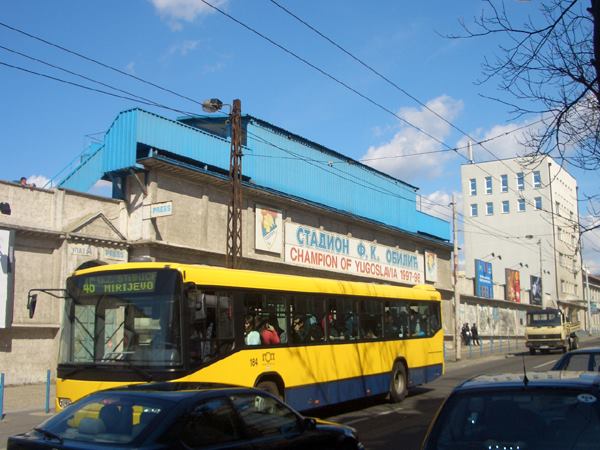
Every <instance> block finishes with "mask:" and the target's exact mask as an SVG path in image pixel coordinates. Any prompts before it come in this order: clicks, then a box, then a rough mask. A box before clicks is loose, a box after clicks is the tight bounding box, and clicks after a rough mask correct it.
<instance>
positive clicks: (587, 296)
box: [581, 266, 592, 336]
mask: <svg viewBox="0 0 600 450" xmlns="http://www.w3.org/2000/svg"><path fill="white" fill-rule="evenodd" d="M581 269H582V270H583V273H584V274H585V287H584V288H583V292H585V299H586V300H587V322H588V327H587V328H588V330H587V331H588V334H589V335H590V336H591V335H592V299H591V298H590V280H589V278H588V269H587V267H585V266H581Z"/></svg>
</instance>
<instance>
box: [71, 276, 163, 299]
mask: <svg viewBox="0 0 600 450" xmlns="http://www.w3.org/2000/svg"><path fill="white" fill-rule="evenodd" d="M156 274H157V273H156V272H134V273H124V274H109V275H94V276H91V277H83V279H82V280H80V283H81V282H83V284H80V286H81V290H82V291H83V294H87V295H104V294H142V293H149V292H154V290H155V288H156ZM78 284H79V283H78Z"/></svg>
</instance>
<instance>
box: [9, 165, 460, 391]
mask: <svg viewBox="0 0 600 450" xmlns="http://www.w3.org/2000/svg"><path fill="white" fill-rule="evenodd" d="M146 169H147V171H146V172H145V173H138V174H137V175H136V177H137V179H136V178H134V176H133V175H132V176H129V177H128V178H127V180H126V190H125V192H126V200H125V201H118V200H113V199H106V198H101V197H96V196H91V195H87V194H82V193H78V192H73V191H66V190H62V189H52V190H43V189H37V188H34V189H29V188H23V187H21V186H19V185H16V184H14V183H7V182H0V198H2V199H3V201H8V202H9V203H10V204H11V209H12V214H11V215H10V216H8V215H1V216H0V228H4V229H10V230H15V233H16V234H15V235H16V238H15V252H14V261H13V263H14V274H15V279H14V305H11V306H12V308H13V316H12V320H11V321H10V327H8V328H5V329H1V328H0V371H1V372H3V373H5V374H6V383H7V384H9V385H10V384H23V383H32V382H43V381H44V380H45V377H46V370H47V369H51V370H52V372H53V373H55V368H56V364H57V357H58V343H59V338H60V324H61V315H62V307H63V302H62V300H60V299H54V298H52V297H50V296H48V295H47V294H39V295H38V304H37V310H36V313H35V317H34V318H33V319H30V318H29V317H28V312H27V309H26V304H27V293H28V291H29V289H31V288H54V289H56V288H63V287H64V285H65V281H66V278H67V277H68V276H69V275H70V274H71V273H72V272H73V271H74V270H76V269H77V268H78V267H80V266H81V265H82V264H84V263H88V262H90V261H98V262H102V263H114V262H120V261H127V260H131V259H136V258H141V257H149V258H150V259H153V260H157V261H179V262H187V263H199V264H209V265H221V266H222V265H224V264H225V253H226V238H227V210H228V204H229V198H230V188H229V185H228V184H227V183H224V182H223V181H222V180H220V179H218V178H215V177H211V176H209V175H206V174H200V173H198V172H194V171H191V170H188V169H182V168H175V167H165V166H158V167H152V166H148V167H146ZM243 201H244V207H243V211H242V224H243V227H242V230H243V237H242V254H243V258H242V264H241V267H242V268H249V269H254V270H264V271H273V272H282V273H294V274H300V275H312V276H322V277H328V278H345V279H354V280H363V281H373V282H382V281H381V280H374V279H370V278H364V277H363V278H361V277H357V276H350V275H342V274H339V273H335V272H330V271H326V270H315V269H311V268H306V267H304V268H302V267H297V266H295V265H292V264H289V263H285V262H284V255H283V252H282V253H281V254H280V255H277V254H274V253H269V252H265V251H260V250H256V249H255V231H256V230H255V209H256V206H257V205H261V206H264V207H270V208H275V209H278V210H280V211H282V215H283V219H284V222H285V221H292V222H295V223H299V224H303V225H308V226H311V227H314V228H317V229H318V228H322V229H323V230H325V231H327V232H333V233H339V234H342V235H347V236H351V237H354V238H356V239H360V240H364V241H365V242H377V243H378V244H382V245H386V246H391V247H396V246H397V247H398V248H399V249H403V250H407V251H411V252H412V251H415V250H418V251H419V253H420V254H423V252H424V251H425V250H428V251H433V252H435V253H436V254H437V256H438V281H437V282H436V283H435V284H434V285H435V286H436V287H437V288H439V289H440V290H442V293H443V295H444V298H446V299H448V298H450V291H451V288H452V284H451V277H450V274H451V264H450V248H449V246H448V245H447V244H443V243H440V242H436V241H432V240H428V239H424V238H421V237H418V236H416V235H412V234H410V233H403V232H401V231H398V230H393V229H391V228H389V227H385V226H383V225H381V224H376V223H373V222H367V221H364V220H360V219H357V218H355V217H353V216H350V215H348V214H344V213H342V212H336V211H332V210H328V209H325V208H323V207H319V206H317V205H311V204H308V203H305V202H302V201H299V200H296V199H292V198H289V197H281V196H277V195H275V194H271V193H265V192H264V191H259V190H251V189H250V190H249V189H245V190H244V193H243ZM161 202H172V205H173V208H172V214H171V215H167V216H162V217H156V218H150V217H149V208H150V205H152V204H155V203H161ZM449 303H450V302H448V301H444V304H443V307H442V311H443V315H444V316H445V315H446V314H448V311H449V310H448V304H449ZM450 311H451V309H450ZM447 323H448V320H445V319H444V324H445V326H446V324H447Z"/></svg>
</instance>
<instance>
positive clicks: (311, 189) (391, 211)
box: [243, 122, 417, 232]
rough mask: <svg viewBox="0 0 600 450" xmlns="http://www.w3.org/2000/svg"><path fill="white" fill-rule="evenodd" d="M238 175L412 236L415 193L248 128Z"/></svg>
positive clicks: (324, 154)
mask: <svg viewBox="0 0 600 450" xmlns="http://www.w3.org/2000/svg"><path fill="white" fill-rule="evenodd" d="M243 171H244V174H246V175H249V176H251V177H252V178H253V180H254V181H255V182H256V184H258V185H264V186H268V187H270V188H272V189H276V190H280V191H283V192H286V193H288V194H290V195H294V196H298V197H301V198H305V199H307V200H311V201H313V202H318V203H322V204H324V205H327V206H330V207H332V208H336V209H340V210H343V211H347V212H349V213H351V214H355V215H357V216H362V217H367V218H369V219H372V220H376V221H379V222H383V223H385V224H388V225H391V226H394V227H398V228H402V229H404V230H407V231H411V232H416V231H417V220H416V217H417V216H416V193H415V192H414V190H413V189H411V188H410V187H409V186H407V185H405V184H404V183H402V182H399V181H394V180H392V179H391V178H389V177H386V176H384V175H382V174H379V173H377V172H374V171H371V170H369V169H367V168H365V167H364V166H363V165H357V164H351V163H349V162H348V160H345V159H343V158H341V157H336V156H335V155H334V154H332V153H330V152H326V151H321V150H319V149H315V148H313V147H309V146H307V145H305V144H304V143H302V142H299V141H297V140H294V139H288V138H287V137H286V136H283V135H281V134H279V133H275V132H273V131H271V130H270V129H268V128H264V127H261V126H260V125H258V124H256V123H252V122H251V123H250V124H249V125H248V149H247V150H246V152H245V154H244V162H243Z"/></svg>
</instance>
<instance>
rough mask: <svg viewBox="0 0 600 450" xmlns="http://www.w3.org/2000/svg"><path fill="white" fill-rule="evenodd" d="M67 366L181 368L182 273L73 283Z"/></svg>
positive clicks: (124, 274)
mask: <svg viewBox="0 0 600 450" xmlns="http://www.w3.org/2000/svg"><path fill="white" fill-rule="evenodd" d="M67 290H68V293H69V298H67V300H66V302H65V312H64V317H63V330H62V336H61V342H60V352H59V363H61V364H102V365H104V364H106V365H110V364H112V365H132V364H133V365H135V366H150V367H156V368H158V367H165V366H176V365H180V364H181V327H180V317H179V305H180V299H181V282H180V277H179V274H178V272H177V271H175V270H169V269H166V270H165V269H163V270H143V271H140V270H135V271H134V270H130V271H124V270H119V271H111V272H100V273H96V274H89V275H81V276H75V277H71V278H69V279H68V280H67Z"/></svg>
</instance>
